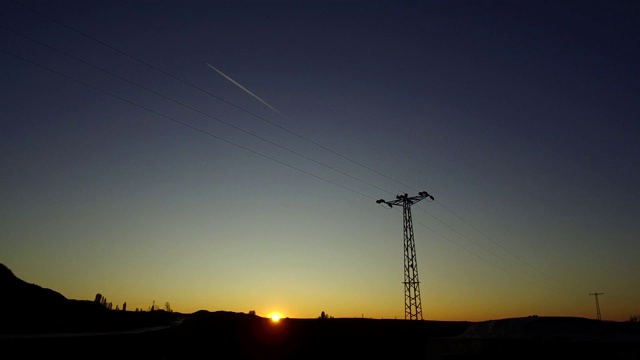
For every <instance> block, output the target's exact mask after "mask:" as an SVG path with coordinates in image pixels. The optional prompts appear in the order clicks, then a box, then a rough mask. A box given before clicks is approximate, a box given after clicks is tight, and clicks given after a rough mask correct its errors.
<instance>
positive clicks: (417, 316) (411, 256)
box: [376, 191, 433, 320]
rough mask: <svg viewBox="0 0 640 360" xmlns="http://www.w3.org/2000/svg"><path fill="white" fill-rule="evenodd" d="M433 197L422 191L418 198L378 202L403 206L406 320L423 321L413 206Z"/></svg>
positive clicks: (400, 196) (400, 198)
mask: <svg viewBox="0 0 640 360" xmlns="http://www.w3.org/2000/svg"><path fill="white" fill-rule="evenodd" d="M423 199H431V201H433V196H431V195H429V193H427V192H426V191H421V192H419V193H418V196H412V197H409V195H407V194H402V195H397V196H396V199H395V200H392V201H385V200H383V199H380V200H376V203H378V204H387V205H388V206H389V208H392V207H393V206H394V205H395V206H402V214H403V216H402V218H403V221H402V223H403V230H404V281H403V283H404V318H405V319H409V320H422V301H421V300H420V280H419V279H418V261H417V259H416V243H415V241H414V239H413V221H412V220H411V205H413V204H415V203H417V202H418V201H421V200H423Z"/></svg>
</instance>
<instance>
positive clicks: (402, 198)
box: [376, 191, 433, 208]
mask: <svg viewBox="0 0 640 360" xmlns="http://www.w3.org/2000/svg"><path fill="white" fill-rule="evenodd" d="M423 199H431V201H433V196H431V195H429V193H428V192H426V191H421V192H419V193H418V195H416V196H411V197H410V196H409V195H407V194H406V193H405V194H400V195H396V199H395V200H391V201H386V200H384V199H380V200H376V203H377V204H387V205H388V206H389V207H390V208H392V207H393V206H394V205H395V206H403V205H404V204H407V205H409V206H410V205H413V204H415V203H417V202H418V201H421V200H423Z"/></svg>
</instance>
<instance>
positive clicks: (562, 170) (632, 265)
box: [0, 1, 640, 321]
mask: <svg viewBox="0 0 640 360" xmlns="http://www.w3.org/2000/svg"><path fill="white" fill-rule="evenodd" d="M20 3H21V4H24V5H25V6H26V7H24V6H20V5H19V4H17V3H14V2H5V3H3V5H2V11H0V19H1V25H2V27H1V28H0V41H1V49H2V52H0V62H1V65H2V66H0V74H1V79H2V81H0V91H1V93H2V96H1V97H0V109H1V117H0V152H1V153H2V154H3V155H2V156H1V157H0V169H1V171H0V198H1V199H2V201H0V262H2V263H4V264H5V265H7V266H8V267H9V268H10V269H11V270H12V271H13V272H14V273H15V274H16V275H17V276H19V277H20V278H22V279H24V280H25V281H27V282H31V283H36V284H38V285H41V286H44V287H48V288H52V289H54V290H56V291H59V292H60V293H62V294H63V295H64V296H66V297H68V298H73V299H89V300H92V299H93V298H94V296H95V294H96V293H102V294H103V295H104V296H106V297H107V299H108V300H109V301H112V302H113V304H114V306H115V305H116V304H118V305H120V306H121V305H122V303H123V302H125V301H126V302H127V307H128V309H134V308H144V309H146V308H148V307H149V306H150V305H151V304H152V302H153V301H155V303H156V304H160V305H163V304H164V303H165V302H170V303H171V305H172V307H173V308H174V310H176V311H181V312H193V311H197V310H200V309H205V310H211V311H214V310H228V311H240V312H248V311H249V310H256V312H257V313H258V315H263V316H266V315H268V314H269V313H271V312H274V311H276V312H280V313H281V314H283V315H284V316H289V317H301V318H304V317H317V316H318V315H319V314H320V312H321V311H325V312H327V313H328V314H329V315H332V316H335V317H360V316H365V317H376V318H381V317H384V318H393V317H397V318H403V317H404V296H403V285H402V283H401V282H402V281H403V247H402V241H403V239H402V212H401V211H399V210H400V209H388V208H384V207H382V206H380V205H377V204H376V203H375V200H377V199H379V198H385V199H393V198H394V197H395V195H396V194H397V193H404V192H407V193H409V194H410V195H414V194H417V193H418V192H419V191H423V190H424V191H428V192H429V193H431V194H432V195H433V196H434V197H435V199H436V201H435V202H426V201H423V202H421V203H419V204H417V205H416V206H414V207H413V221H414V230H415V242H416V250H417V259H418V265H419V275H420V281H421V293H422V305H423V313H424V317H425V318H426V319H434V320H471V321H479V320H486V319H496V318H505V317H514V316H527V315H531V314H538V315H541V316H543V315H548V316H552V315H563V316H583V317H595V315H596V311H595V302H594V297H593V296H590V295H589V294H590V293H594V292H602V293H604V295H602V296H601V297H600V298H599V299H600V305H601V310H602V317H603V318H604V319H609V320H620V321H622V320H628V318H629V316H631V315H635V314H639V313H640V308H639V307H638V306H639V304H640V289H639V288H638V286H637V284H638V279H639V278H640V265H639V264H640V262H639V261H638V254H640V245H639V241H638V240H639V237H640V230H639V228H638V218H639V217H640V190H638V184H639V183H640V147H639V146H638V144H639V143H640V136H639V134H640V125H639V123H638V113H639V110H640V101H639V100H640V99H638V95H639V94H640V85H639V84H640V71H639V68H638V64H639V63H640V56H639V54H640V51H639V50H640V49H639V39H640V36H639V35H640V32H639V30H638V27H637V19H638V16H639V15H640V12H639V9H640V7H639V6H638V5H637V2H631V1H620V2H615V1H614V2H606V3H605V2H586V1H580V2H572V1H569V2H561V4H555V5H551V4H550V3H549V2H520V1H513V2H508V1H503V2H492V1H485V2H476V1H449V2H445V1H424V2H419V3H417V2H415V3H409V2H407V3H404V5H398V4H392V3H382V2H373V3H370V2H350V1H343V2H339V1H334V2H277V3H273V2H267V1H255V2H252V1H241V2H234V3H231V2H207V1H179V2H178V1H163V2H155V1H91V2H85V1H22V2H20ZM33 10H35V11H36V12H34V11H33ZM52 19H55V20H56V21H57V22H56V21H52ZM73 29H75V30H76V31H74V30H73ZM83 34H84V35H88V36H89V37H87V36H84V35H83ZM34 40H35V41H37V42H35V41H34ZM95 40H99V41H101V42H102V44H101V43H99V42H97V41H95ZM43 44H44V45H46V46H43ZM105 44H108V45H109V46H111V47H112V48H109V47H107V46H105ZM47 46H48V47H47ZM54 49H56V50H58V51H59V52H56V51H55V50H54ZM114 49H117V50H118V51H115V50H114ZM61 52H62V53H61ZM63 53H65V54H68V55H71V56H73V57H75V58H77V59H81V60H82V61H77V60H76V59H74V58H71V57H69V56H65V55H63ZM127 55H129V56H131V57H134V58H137V59H140V60H143V61H144V62H146V63H147V64H150V65H152V66H153V67H156V68H158V69H161V70H162V71H164V72H165V73H168V74H170V75H172V76H174V77H177V78H180V79H182V80H183V81H184V82H180V81H177V80H176V79H175V78H172V77H171V76H167V75H166V74H163V73H161V72H158V71H156V70H155V69H153V68H152V67H150V66H148V65H145V64H142V63H140V62H136V61H135V60H134V59H132V58H131V57H128V56H127ZM16 56H17V57H16ZM25 60H27V61H25ZM34 63H35V64H37V65H34ZM207 63H210V64H212V65H213V66H215V67H216V68H218V69H220V70H221V71H222V72H224V73H225V74H227V75H228V76H230V77H231V78H233V79H234V80H236V81H237V82H239V83H240V84H242V85H243V86H245V87H246V88H248V89H249V90H251V91H252V92H253V93H255V94H256V95H257V96H259V97H260V98H262V99H263V100H265V101H266V102H267V103H269V104H271V105H272V106H273V107H274V108H276V109H278V110H279V111H280V114H278V113H276V112H273V111H272V110H271V109H269V108H268V107H266V106H264V105H263V104H261V103H260V102H259V101H257V100H256V99H254V98H253V97H251V96H250V95H248V94H247V93H245V92H244V91H242V90H241V89H240V88H238V87H236V86H235V85H233V84H232V83H231V82H229V81H228V80H226V79H225V78H223V77H222V76H220V75H219V74H218V73H216V72H215V71H213V70H212V69H211V68H209V67H208V66H207V65H206V64H207ZM88 64H90V65H93V66H95V67H99V68H102V69H104V70H106V71H107V72H109V73H112V74H116V75H117V76H119V77H121V78H124V79H127V80H128V81H131V82H134V83H136V84H140V85H141V86H143V87H144V88H146V89H150V90H152V91H154V92H157V93H160V94H162V95H163V96H164V97H160V96H157V95H156V94H153V93H152V92H150V91H147V90H145V89H143V88H140V87H136V86H133V85H132V84H131V83H127V82H125V81H123V80H122V79H119V78H117V77H114V76H113V75H110V74H108V73H105V72H101V71H99V70H97V69H96V68H95V67H92V66H90V65H88ZM38 65H39V66H38ZM43 67H44V68H43ZM45 68H46V69H45ZM47 69H50V70H53V71H54V72H52V71H50V70H47ZM60 74H63V75H64V76H61V75H60ZM65 76H66V77H70V78H73V79H75V80H77V81H80V82H83V83H86V84H90V85H91V86H92V87H93V88H91V87H87V86H84V85H82V84H80V83H78V82H77V81H73V80H70V79H69V78H66V77H65ZM185 83H188V84H191V85H193V86H189V85H187V84H185ZM197 88H200V89H203V90H205V91H206V92H208V93H209V94H213V95H215V97H214V96H211V95H209V94H206V93H204V92H202V91H200V90H198V89H197ZM96 89H99V90H96ZM105 92H106V93H109V94H112V95H108V94H105ZM114 96H116V97H118V98H116V97H114ZM216 97H217V98H216ZM119 98H120V99H119ZM167 98H170V99H171V100H173V101H171V100H167ZM220 98H222V99H224V100H226V101H228V102H230V103H232V104H234V105H235V106H237V107H234V106H230V105H229V104H228V103H225V102H224V101H220ZM122 99H125V100H126V101H123V100H122ZM181 104H183V105H187V107H185V106H183V105H181ZM194 109H196V111H194ZM150 110H151V111H150ZM159 114H163V115H164V116H166V117H163V116H161V115H159ZM203 114H204V115H203ZM167 117H168V118H167ZM265 119H266V120H268V121H265ZM270 122H271V123H270ZM273 124H277V125H278V126H274V125H273ZM229 125H232V126H229ZM283 128H284V129H286V130H288V131H284V130H283ZM238 129H244V130H245V132H243V131H239V130H238ZM261 139H266V140H268V142H265V141H263V140H261ZM309 140H310V141H309ZM314 143H316V144H321V145H322V146H323V147H324V148H322V147H319V146H317V145H315V144H314ZM274 144H277V145H278V146H274ZM326 149H330V150H331V151H327V150H326ZM336 153H337V154H340V155H342V156H338V155H336ZM300 155H302V156H300ZM350 160H353V161H350ZM371 170H374V171H371Z"/></svg>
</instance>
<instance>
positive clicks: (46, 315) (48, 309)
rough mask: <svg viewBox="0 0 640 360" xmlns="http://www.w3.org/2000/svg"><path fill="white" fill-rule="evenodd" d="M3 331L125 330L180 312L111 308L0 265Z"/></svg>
mask: <svg viewBox="0 0 640 360" xmlns="http://www.w3.org/2000/svg"><path fill="white" fill-rule="evenodd" d="M0 294H3V295H2V296H0V309H3V310H4V313H3V319H2V321H1V322H0V334H5V335H8V334H44V333H70V332H95V331H115V330H126V329H133V328H139V327H145V326H158V325H163V324H168V323H170V322H171V321H172V320H175V318H176V317H177V316H179V315H180V314H168V313H165V312H164V311H154V312H152V313H134V312H124V311H112V310H108V309H107V308H105V307H104V306H102V305H100V304H98V303H95V302H93V301H89V300H76V299H67V298H66V297H65V296H63V295H62V294H60V293H58V292H56V291H54V290H51V289H48V288H43V287H41V286H39V285H36V284H31V283H28V282H26V281H24V280H22V279H20V278H18V277H17V276H15V275H14V274H13V272H12V271H11V270H10V269H9V268H8V267H7V266H6V265H4V264H0Z"/></svg>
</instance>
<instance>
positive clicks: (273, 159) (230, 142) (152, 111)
mask: <svg viewBox="0 0 640 360" xmlns="http://www.w3.org/2000/svg"><path fill="white" fill-rule="evenodd" d="M0 51H1V52H3V53H5V54H7V55H10V56H13V57H15V58H17V59H20V60H22V61H24V62H27V63H29V64H32V65H34V66H37V67H39V68H41V69H44V70H47V71H49V72H52V73H54V74H56V75H59V76H61V77H63V78H65V79H68V80H71V81H73V82H75V83H78V84H80V85H83V86H86V87H88V88H91V89H93V90H96V91H99V92H101V93H103V94H105V95H108V96H111V97H113V98H115V99H118V100H120V101H123V102H126V103H128V104H131V105H133V106H136V107H139V108H141V109H143V110H146V111H148V112H151V113H153V114H155V115H158V116H161V117H163V118H165V119H167V120H170V121H173V122H175V123H177V124H180V125H182V126H185V127H187V128H190V129H192V130H195V131H198V132H200V133H202V134H204V135H206V136H209V137H212V138H214V139H217V140H220V141H223V142H226V143H227V144H231V145H234V146H237V147H239V148H241V149H243V150H246V151H249V152H251V153H253V154H255V155H259V156H262V157H264V158H266V159H269V160H271V161H274V162H277V163H279V164H281V165H284V166H287V167H289V168H291V169H294V170H297V171H299V172H302V173H304V174H307V175H309V176H313V177H315V178H316V179H320V180H322V181H326V182H328V183H330V184H333V185H336V186H339V187H341V188H343V189H345V190H348V191H351V192H353V193H355V194H358V195H360V196H363V197H366V198H368V199H371V200H375V198H373V197H371V196H369V195H366V194H363V193H361V192H359V191H356V190H353V189H351V188H348V187H346V186H344V185H340V184H338V183H336V182H335V181H331V180H329V179H325V178H323V177H321V176H318V175H315V174H313V173H310V172H308V171H306V170H303V169H300V168H298V167H296V166H293V165H289V164H287V163H285V162H283V161H280V160H278V159H276V158H273V157H271V156H268V155H265V154H262V153H260V152H258V151H256V150H253V149H250V148H248V147H246V146H243V145H240V144H237V143H235V142H233V141H230V140H227V139H224V138H222V137H220V136H218V135H215V134H212V133H210V132H208V131H206V130H202V129H200V128H198V127H196V126H193V125H190V124H188V123H186V122H184V121H181V120H178V119H175V118H173V117H171V116H168V115H165V114H162V113H160V112H158V111H156V110H153V109H151V108H148V107H146V106H144V105H140V104H138V103H136V102H134V101H132V100H129V99H126V98H123V97H121V96H119V95H116V94H113V93H111V92H109V91H106V90H103V89H100V88H98V87H96V86H94V85H91V84H89V83H86V82H84V81H81V80H78V79H75V78H73V77H71V76H68V75H66V74H63V73H61V72H59V71H57V70H54V69H51V68H49V67H47V66H44V65H41V64H38V63H36V62H34V61H31V60H29V59H26V58H24V57H22V56H20V55H16V54H14V53H12V52H10V51H7V50H5V49H1V48H0Z"/></svg>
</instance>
